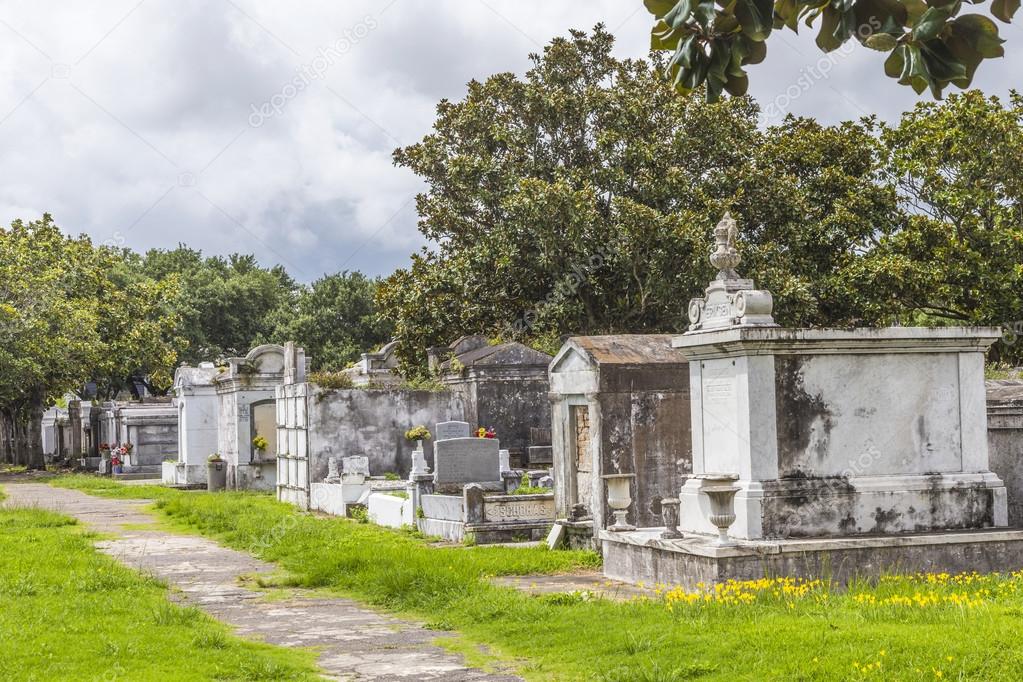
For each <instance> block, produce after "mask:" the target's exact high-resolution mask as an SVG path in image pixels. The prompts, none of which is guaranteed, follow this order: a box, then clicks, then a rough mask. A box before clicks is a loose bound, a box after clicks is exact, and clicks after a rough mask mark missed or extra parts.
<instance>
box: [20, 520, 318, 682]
mask: <svg viewBox="0 0 1023 682" xmlns="http://www.w3.org/2000/svg"><path fill="white" fill-rule="evenodd" d="M94 540H95V536H93V535H91V534H87V533H84V532H82V529H80V528H78V527H77V526H76V525H75V522H74V520H73V519H70V518H68V517H65V516H62V515H59V514H54V513H51V512H47V511H43V510H39V509H0V602H2V603H3V609H0V640H2V641H3V642H4V654H3V656H0V678H2V679H4V680H44V679H45V680H94V679H125V680H129V679H130V680H168V679H173V680H210V679H223V680H227V679H236V680H241V679H256V678H255V677H254V676H253V675H252V672H253V671H254V670H258V669H271V668H273V669H276V670H277V672H278V676H277V677H274V678H272V679H294V680H313V679H319V678H318V677H317V675H316V674H315V673H316V669H315V666H314V665H313V659H314V658H315V655H314V654H313V653H312V652H309V651H303V650H297V649H281V648H276V647H272V646H269V645H266V644H260V643H255V642H246V641H243V640H241V639H238V638H236V637H234V636H232V635H231V634H230V633H229V631H228V629H227V628H226V627H225V626H224V625H222V624H220V623H218V622H217V621H215V620H213V619H212V618H210V617H209V616H207V615H206V614H204V613H203V612H202V611H200V610H199V609H196V608H192V607H183V606H179V605H177V604H174V603H171V602H170V601H168V593H167V590H166V588H164V587H163V586H161V585H160V584H159V583H158V582H157V581H156V580H154V579H153V578H152V577H150V576H148V575H144V574H142V573H139V572H137V571H134V570H131V569H129V568H126V567H124V566H122V565H121V564H120V563H118V562H117V561H115V560H114V559H113V558H111V557H108V556H106V555H105V554H101V553H99V552H98V551H96V550H95V549H94V548H93V546H92V542H93V541H94Z"/></svg>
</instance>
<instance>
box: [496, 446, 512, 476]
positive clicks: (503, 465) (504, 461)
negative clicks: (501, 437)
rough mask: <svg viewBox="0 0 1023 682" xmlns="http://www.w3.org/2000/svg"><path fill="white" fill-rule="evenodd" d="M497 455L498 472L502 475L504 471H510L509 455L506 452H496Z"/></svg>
mask: <svg viewBox="0 0 1023 682" xmlns="http://www.w3.org/2000/svg"><path fill="white" fill-rule="evenodd" d="M497 455H498V461H499V462H500V467H499V471H500V472H501V473H502V474H503V473H504V472H506V471H511V453H510V452H508V451H507V450H498V451H497Z"/></svg>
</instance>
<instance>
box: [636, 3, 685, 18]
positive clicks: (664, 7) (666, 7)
mask: <svg viewBox="0 0 1023 682" xmlns="http://www.w3.org/2000/svg"><path fill="white" fill-rule="evenodd" d="M676 2H677V0H643V4H644V5H646V8H647V11H648V12H650V14H653V15H654V16H655V17H657V18H658V19H660V18H661V17H663V16H664V15H665V14H667V13H668V12H670V11H671V8H672V7H674V6H675V5H676Z"/></svg>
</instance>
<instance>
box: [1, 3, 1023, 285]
mask: <svg viewBox="0 0 1023 682" xmlns="http://www.w3.org/2000/svg"><path fill="white" fill-rule="evenodd" d="M598 22H603V23H604V24H606V25H607V27H608V28H609V29H610V30H611V31H612V32H613V33H614V34H615V35H616V36H617V37H618V44H617V52H618V53H619V54H620V55H622V56H643V55H645V54H646V49H647V46H648V44H649V31H650V17H649V15H648V14H647V13H646V11H645V9H644V8H643V3H642V1H641V0H588V1H587V2H578V1H575V0H573V1H569V0H393V1H390V0H366V1H362V0H323V1H320V0H303V2H285V1H284V0H279V1H273V2H271V1H270V0H142V1H141V2H140V1H139V0H103V1H102V2H101V1H100V0H92V2H74V3H70V2H68V1H67V0H52V1H51V0H0V220H2V221H3V222H4V223H9V222H10V221H11V220H13V219H14V218H19V217H20V218H23V219H33V218H37V217H38V216H39V215H41V214H42V213H43V212H44V211H48V212H50V213H52V214H53V215H54V216H55V218H56V220H57V222H58V223H59V224H60V225H61V226H62V227H63V228H64V229H65V231H67V232H70V233H75V234H77V233H80V232H86V233H88V234H90V235H92V236H93V238H94V239H95V240H97V241H100V242H104V241H106V242H108V243H113V244H118V245H125V246H129V247H131V248H133V249H137V250H144V249H147V248H152V247H162V248H173V247H174V246H176V245H177V244H178V243H179V242H184V243H186V244H188V245H189V246H193V247H197V248H201V249H202V250H203V251H204V252H206V253H211V254H212V253H218V254H227V253H230V252H233V251H241V252H252V253H255V254H256V255H257V256H258V257H259V259H260V260H261V262H263V263H264V264H268V265H269V264H273V263H278V262H279V263H282V264H284V265H285V266H286V267H287V268H288V269H289V270H290V271H291V272H292V273H293V274H294V275H295V276H296V277H297V278H299V279H300V280H303V281H310V280H312V279H315V278H316V277H318V276H320V275H321V274H323V273H325V272H335V271H337V270H341V269H359V270H362V271H364V272H367V273H369V274H373V275H378V274H387V273H390V272H391V271H393V270H394V269H395V268H397V267H401V266H403V265H405V264H406V263H407V261H408V256H409V254H410V253H411V252H413V251H415V250H417V249H418V248H419V247H420V246H421V245H422V243H423V242H422V239H421V237H420V235H419V233H418V231H417V230H416V214H415V204H414V200H413V198H414V196H415V194H416V192H417V191H419V190H420V189H421V183H420V182H419V180H418V179H417V178H416V177H415V176H414V175H412V174H411V173H409V172H408V171H406V170H404V169H400V168H395V167H394V166H393V165H392V163H391V151H392V150H393V149H394V148H395V147H397V146H399V145H403V144H410V143H412V142H415V141H416V140H418V139H419V138H420V137H422V136H423V135H424V134H426V133H427V132H429V130H430V127H431V125H432V123H433V119H434V107H435V105H436V103H437V101H438V100H440V99H442V98H445V97H446V98H449V99H458V98H461V97H462V96H463V95H464V93H465V83H466V82H467V81H468V80H469V79H471V78H477V79H482V78H485V77H486V76H488V75H490V74H493V73H497V72H501V71H509V70H510V71H515V72H518V73H522V72H523V71H524V70H525V69H526V68H527V66H528V59H527V56H528V54H529V53H530V52H534V51H539V50H540V48H541V47H542V46H543V45H544V44H545V43H546V42H547V41H548V40H549V39H550V38H551V37H553V36H556V35H565V34H566V33H567V31H568V30H569V29H570V28H579V29H589V28H592V27H593V25H595V24H596V23H598ZM1000 27H1001V31H1002V34H1003V36H1004V37H1005V38H1007V39H1008V40H1009V43H1008V44H1007V46H1006V47H1007V56H1006V58H1005V59H1002V60H998V61H991V62H988V63H985V64H984V65H982V67H981V73H980V74H979V75H978V78H977V80H976V85H977V86H979V87H981V88H983V89H984V90H985V91H987V92H989V93H997V94H1005V93H1006V92H1007V90H1008V88H1009V87H1011V86H1015V87H1020V86H1023V79H1021V77H1020V72H1019V66H1018V64H1020V63H1023V60H1021V57H1023V31H1021V29H1020V28H1019V27H1018V26H1005V25H1002V24H1000ZM769 46H770V50H769V54H768V59H767V61H766V62H765V63H764V64H762V65H759V66H756V67H752V68H750V75H751V80H752V87H751V92H752V94H753V95H754V96H755V97H756V98H757V99H758V100H759V101H760V102H761V104H762V106H768V105H774V107H776V110H777V111H779V112H781V111H785V112H791V113H794V114H799V115H811V116H816V117H817V118H819V119H821V120H823V121H825V122H836V121H839V120H843V119H847V118H858V117H859V116H862V115H865V114H868V113H875V114H878V115H880V116H881V117H883V118H886V119H893V118H897V117H898V115H899V113H900V112H901V111H903V110H905V109H908V108H910V107H911V106H912V105H913V103H914V101H916V98H915V95H914V94H913V92H912V91H911V90H909V89H908V88H904V87H901V86H898V85H897V84H896V83H895V82H894V81H892V80H891V79H888V78H886V77H885V76H884V74H883V70H882V63H883V59H884V57H883V55H882V54H880V53H877V52H872V51H869V50H866V49H864V48H860V47H859V46H857V47H856V48H855V49H852V50H849V51H845V52H843V53H841V54H838V55H836V56H835V58H834V59H832V60H830V61H829V62H828V64H827V66H826V67H825V69H826V70H827V75H826V77H824V78H820V77H817V76H814V77H813V81H814V82H813V84H812V86H811V87H809V89H804V88H803V87H800V86H797V85H795V84H796V83H797V82H798V80H799V78H800V76H801V75H803V74H804V73H805V72H806V70H807V68H808V67H811V66H815V65H818V64H819V63H821V60H822V57H823V56H822V54H821V53H820V52H818V51H817V50H816V48H815V47H814V46H813V43H812V37H811V36H810V35H809V32H805V33H804V34H801V35H799V36H796V35H794V34H792V33H791V32H788V31H786V32H784V33H781V32H779V33H777V34H775V35H774V36H772V38H771V40H770V43H769ZM823 59H824V60H827V58H826V57H823ZM1014 64H1015V65H1017V66H1013V65H1014ZM820 71H821V69H820V67H819V66H818V68H817V69H815V72H816V73H820ZM300 73H302V74H305V76H304V78H305V80H306V81H308V83H309V85H308V87H305V88H303V89H301V90H300V91H297V92H296V91H294V90H292V89H290V88H288V87H287V86H288V84H289V83H291V82H292V81H293V79H295V77H296V74H300ZM790 86H791V88H790ZM787 91H788V93H789V94H786V92H787ZM790 95H795V96H794V97H790Z"/></svg>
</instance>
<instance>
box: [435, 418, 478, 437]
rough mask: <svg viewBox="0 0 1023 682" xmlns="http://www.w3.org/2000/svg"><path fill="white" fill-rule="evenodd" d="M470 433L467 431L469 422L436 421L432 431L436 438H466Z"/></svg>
mask: <svg viewBox="0 0 1023 682" xmlns="http://www.w3.org/2000/svg"><path fill="white" fill-rule="evenodd" d="M470 435H472V434H471V433H470V431H469V422H437V426H436V428H434V433H433V437H434V438H435V439H437V440H451V439H452V438H468V437H469V436H470Z"/></svg>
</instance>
